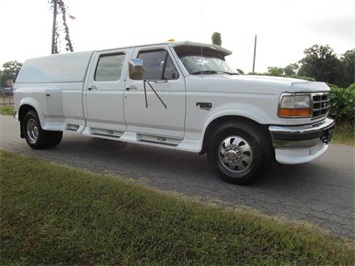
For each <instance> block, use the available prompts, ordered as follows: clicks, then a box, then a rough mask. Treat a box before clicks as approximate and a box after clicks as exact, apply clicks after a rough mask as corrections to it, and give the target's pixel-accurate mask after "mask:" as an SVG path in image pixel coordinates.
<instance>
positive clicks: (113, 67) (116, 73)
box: [95, 53, 125, 81]
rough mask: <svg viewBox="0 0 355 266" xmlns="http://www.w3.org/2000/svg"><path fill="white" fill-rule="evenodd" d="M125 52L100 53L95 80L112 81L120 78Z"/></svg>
mask: <svg viewBox="0 0 355 266" xmlns="http://www.w3.org/2000/svg"><path fill="white" fill-rule="evenodd" d="M124 59H125V54H123V53H119V54H109V55H101V56H100V58H99V61H98V63H97V66H96V72H95V81H114V80H119V79H120V78H121V72H122V67H123V62H124Z"/></svg>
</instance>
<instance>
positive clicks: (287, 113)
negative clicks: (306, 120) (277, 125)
mask: <svg viewBox="0 0 355 266" xmlns="http://www.w3.org/2000/svg"><path fill="white" fill-rule="evenodd" d="M311 114H312V113H311V109H310V108H299V109H287V108H280V109H279V116H280V117H309V116H311Z"/></svg>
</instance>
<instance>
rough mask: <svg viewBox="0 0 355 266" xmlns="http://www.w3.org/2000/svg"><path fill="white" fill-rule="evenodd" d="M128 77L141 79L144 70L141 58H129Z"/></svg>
mask: <svg viewBox="0 0 355 266" xmlns="http://www.w3.org/2000/svg"><path fill="white" fill-rule="evenodd" d="M128 71H129V77H130V78H131V79H134V80H141V79H143V72H144V71H145V69H144V67H143V60H142V59H140V58H134V59H131V60H129V67H128Z"/></svg>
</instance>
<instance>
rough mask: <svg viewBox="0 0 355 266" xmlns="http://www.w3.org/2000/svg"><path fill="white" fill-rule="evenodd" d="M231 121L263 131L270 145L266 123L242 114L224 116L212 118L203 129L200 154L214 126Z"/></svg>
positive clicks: (202, 152)
mask: <svg viewBox="0 0 355 266" xmlns="http://www.w3.org/2000/svg"><path fill="white" fill-rule="evenodd" d="M231 122H234V123H238V122H239V123H248V124H252V125H254V126H255V127H257V128H259V129H260V130H262V131H264V134H265V137H266V139H268V141H270V145H271V135H270V133H269V131H268V127H267V126H266V125H261V124H259V123H257V122H255V121H254V120H251V119H249V118H246V117H243V116H224V117H219V118H217V119H215V120H213V121H212V122H211V123H210V124H209V125H208V127H207V129H206V131H205V135H204V138H203V146H202V150H201V151H200V154H204V153H206V149H207V145H208V143H209V142H210V139H211V137H212V136H213V133H214V132H215V130H216V128H218V127H219V126H221V125H223V124H227V123H231Z"/></svg>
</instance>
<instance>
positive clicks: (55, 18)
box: [51, 0, 58, 54]
mask: <svg viewBox="0 0 355 266" xmlns="http://www.w3.org/2000/svg"><path fill="white" fill-rule="evenodd" d="M53 4H54V7H53V28H52V51H51V53H52V54H54V53H55V48H54V46H55V29H56V25H57V6H58V0H53Z"/></svg>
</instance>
